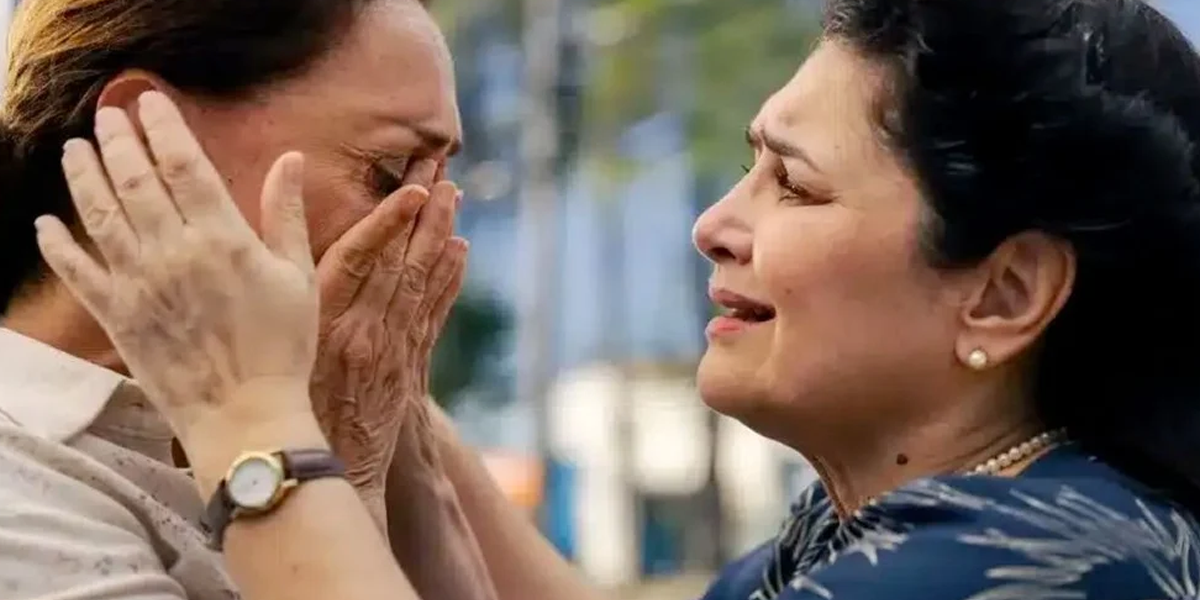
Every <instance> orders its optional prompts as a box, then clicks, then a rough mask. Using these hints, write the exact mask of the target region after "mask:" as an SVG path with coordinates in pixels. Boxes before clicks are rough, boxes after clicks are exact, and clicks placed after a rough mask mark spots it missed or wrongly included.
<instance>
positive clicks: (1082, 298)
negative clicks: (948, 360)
mask: <svg viewBox="0 0 1200 600" xmlns="http://www.w3.org/2000/svg"><path fill="white" fill-rule="evenodd" d="M826 31H827V35H828V36H830V37H833V38H836V39H838V40H839V41H844V42H848V43H850V44H852V45H853V46H854V47H855V48H856V49H858V50H860V51H861V52H863V53H864V54H865V55H867V56H869V57H871V58H873V59H877V60H880V61H882V62H883V63H884V64H887V65H890V67H891V78H892V81H891V82H890V84H891V85H890V86H889V87H888V92H889V96H888V97H886V98H885V99H884V100H885V101H886V102H885V103H886V104H889V105H890V106H889V108H890V109H892V110H891V112H892V113H894V115H895V119H894V120H893V121H894V122H891V123H885V124H884V127H882V129H886V130H887V131H886V133H887V138H888V140H889V141H890V142H891V143H893V144H894V146H895V149H896V150H897V151H898V152H899V154H900V155H901V156H902V157H903V158H904V160H905V162H906V163H907V164H908V165H910V166H911V168H912V171H913V173H915V175H916V176H917V179H918V181H919V182H920V184H921V186H922V188H923V191H924V192H925V193H924V197H925V200H926V202H927V208H928V209H929V210H930V212H931V214H932V216H933V218H932V219H930V221H931V222H932V223H936V227H932V228H930V229H931V230H930V231H927V232H926V233H927V236H926V237H927V239H928V241H929V251H930V256H929V258H931V259H932V262H933V263H934V264H936V265H939V266H946V267H956V266H969V265H973V264H975V263H977V262H978V261H980V260H982V259H984V258H985V257H987V256H988V255H989V254H990V253H991V252H992V251H993V250H994V249H995V248H996V246H997V245H999V244H1000V243H1001V242H1003V241H1004V240H1005V239H1007V238H1009V237H1010V236H1013V235H1016V234H1019V233H1021V232H1023V231H1028V230H1038V231H1042V232H1045V233H1048V234H1050V235H1053V236H1054V237H1057V238H1058V239H1061V240H1065V241H1067V242H1069V243H1070V244H1071V246H1072V248H1073V249H1074V251H1075V255H1076V261H1077V267H1078V272H1077V276H1076V279H1075V284H1074V288H1073V290H1072V292H1071V297H1070V299H1069V300H1068V301H1067V302H1066V304H1065V306H1064V307H1063V309H1062V312H1061V313H1059V315H1058V316H1057V317H1056V318H1055V319H1054V321H1053V322H1052V323H1051V324H1050V326H1049V327H1048V329H1047V331H1046V332H1045V334H1044V335H1043V337H1042V339H1041V340H1040V343H1039V347H1038V351H1037V354H1036V356H1035V359H1036V364H1035V369H1034V372H1033V373H1032V374H1031V384H1032V385H1031V387H1032V392H1033V396H1034V398H1033V400H1034V401H1035V403H1036V408H1037V410H1038V413H1039V416H1040V417H1041V419H1042V420H1043V422H1044V423H1045V425H1047V426H1048V427H1050V428H1058V427H1065V428H1066V429H1067V431H1068V435H1070V437H1071V438H1072V439H1073V440H1074V441H1076V442H1078V443H1079V444H1080V445H1081V446H1082V447H1083V448H1084V449H1085V450H1086V451H1087V452H1088V453H1090V454H1093V455H1095V456H1097V457H1099V458H1100V459H1102V460H1104V461H1105V462H1107V463H1109V464H1110V465H1112V466H1115V467H1117V468H1119V469H1121V470H1122V471H1124V472H1125V473H1126V474H1128V475H1131V476H1133V477H1134V478H1135V479H1137V480H1139V481H1141V482H1142V483H1144V484H1147V485H1149V486H1151V487H1154V488H1157V489H1160V490H1165V491H1167V492H1169V494H1170V495H1171V496H1172V497H1173V498H1174V499H1175V500H1177V501H1179V502H1181V503H1183V504H1186V505H1187V506H1188V507H1189V508H1190V509H1191V510H1192V511H1193V512H1196V513H1197V514H1200V346H1197V344H1196V343H1195V340H1196V339H1197V338H1198V337H1200V311H1198V310H1197V307H1198V306H1200V152H1197V150H1196V148H1197V143H1200V56H1198V55H1197V53H1196V52H1195V50H1193V48H1192V46H1191V44H1189V42H1188V40H1187V38H1185V37H1184V35H1183V34H1182V33H1181V32H1180V31H1179V29H1178V28H1177V27H1175V25H1174V24H1172V23H1171V22H1170V21H1169V20H1167V18H1166V17H1164V16H1163V15H1162V14H1161V13H1159V12H1158V11H1157V10H1155V9H1154V8H1153V7H1152V6H1150V4H1149V3H1147V2H1144V1H1142V0H1107V1H1105V2H1094V1H1091V0H1002V1H997V0H955V1H953V2H926V1H922V0H833V1H832V2H831V3H830V4H829V13H828V17H827V21H826Z"/></svg>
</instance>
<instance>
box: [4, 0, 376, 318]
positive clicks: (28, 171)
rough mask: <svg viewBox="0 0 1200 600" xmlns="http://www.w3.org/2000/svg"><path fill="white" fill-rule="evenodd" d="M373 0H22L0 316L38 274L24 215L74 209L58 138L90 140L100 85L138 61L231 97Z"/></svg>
mask: <svg viewBox="0 0 1200 600" xmlns="http://www.w3.org/2000/svg"><path fill="white" fill-rule="evenodd" d="M376 1H378V0H253V1H249V0H26V1H25V2H22V3H21V5H20V8H19V9H18V11H17V14H16V15H15V17H14V20H13V23H12V28H11V30H10V33H9V46H8V57H9V63H8V72H7V77H6V82H5V83H6V90H5V98H4V103H3V107H2V112H0V256H3V261H2V262H0V313H2V312H3V311H4V310H6V309H7V307H8V306H9V304H10V303H11V302H12V300H13V298H14V296H15V295H16V294H17V292H18V291H19V290H20V289H21V287H22V286H23V285H25V284H27V283H29V282H30V281H31V280H32V279H33V278H34V277H36V276H37V275H38V274H39V273H41V272H44V269H43V266H42V263H41V258H40V255H39V252H38V249H37V244H36V239H35V237H34V230H33V221H34V219H35V218H37V217H38V216H40V215H43V214H53V215H56V216H58V217H59V218H61V219H63V220H64V221H65V222H66V223H68V224H69V225H70V224H73V223H74V222H75V213H74V210H73V208H72V206H71V202H70V198H69V196H68V194H67V191H66V186H65V182H64V181H63V177H62V174H61V171H60V166H59V161H60V156H61V152H62V144H63V143H64V142H66V140H67V139H69V138H72V137H91V135H92V134H91V130H92V125H93V118H94V113H95V110H96V105H97V102H98V101H99V97H100V94H101V92H102V91H103V89H104V86H105V84H106V83H107V82H108V81H110V80H111V79H112V78H113V77H114V76H116V75H117V74H119V73H120V72H121V71H124V70H127V69H143V70H146V71H148V72H151V73H154V74H156V75H158V76H159V77H162V78H163V79H164V80H165V81H167V82H168V83H170V84H171V85H173V86H175V87H176V88H178V89H179V90H181V91H183V92H186V93H190V94H197V95H201V96H208V97H212V98H217V99H230V100H237V99H240V98H243V97H246V96H249V95H251V94H253V93H254V92H256V91H258V90H260V89H262V87H263V86H265V85H267V84H270V83H274V82H277V81H280V80H284V79H286V78H288V77H293V76H296V75H298V74H300V73H301V72H302V71H303V70H304V69H305V68H307V67H308V66H309V65H311V64H313V62H314V61H315V60H316V59H317V58H319V57H320V56H322V55H323V54H324V53H325V52H327V51H328V50H329V49H330V47H331V46H332V45H333V44H335V43H336V42H337V40H338V39H339V38H340V36H341V35H343V34H344V33H345V31H346V30H347V29H348V28H349V27H350V26H351V25H352V24H353V23H354V19H355V18H356V17H357V15H358V14H359V13H360V12H361V10H362V9H363V8H364V7H365V6H368V5H370V4H371V3H372V2H376Z"/></svg>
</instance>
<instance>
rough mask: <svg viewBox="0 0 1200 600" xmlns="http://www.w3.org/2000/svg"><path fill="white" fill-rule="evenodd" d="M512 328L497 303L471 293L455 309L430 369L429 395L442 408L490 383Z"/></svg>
mask: <svg viewBox="0 0 1200 600" xmlns="http://www.w3.org/2000/svg"><path fill="white" fill-rule="evenodd" d="M510 326H511V317H510V315H509V314H508V311H507V310H505V308H504V307H503V306H502V305H501V304H500V303H499V302H497V301H495V300H493V299H492V298H490V297H488V296H485V295H483V294H480V293H477V292H473V291H471V290H468V291H466V292H464V293H463V294H462V296H461V297H460V298H459V300H458V303H457V304H455V305H454V309H453V311H451V313H450V317H449V318H448V319H447V321H446V327H445V329H444V330H442V337H441V339H439V340H438V344H437V347H436V348H435V349H434V353H433V362H432V364H431V366H430V375H429V387H430V393H432V395H433V397H434V398H435V399H437V401H438V403H440V404H441V405H442V406H448V405H450V404H452V403H453V402H454V401H455V400H457V399H459V398H461V397H462V395H461V393H462V392H464V391H466V390H469V389H470V388H472V387H473V386H476V385H478V384H480V383H481V382H483V381H487V380H488V379H489V378H491V377H492V376H493V375H494V373H492V372H491V368H492V365H493V364H495V362H496V360H497V359H498V356H499V352H500V351H501V349H502V348H501V343H502V342H503V340H504V337H505V335H507V333H508V331H509V328H510Z"/></svg>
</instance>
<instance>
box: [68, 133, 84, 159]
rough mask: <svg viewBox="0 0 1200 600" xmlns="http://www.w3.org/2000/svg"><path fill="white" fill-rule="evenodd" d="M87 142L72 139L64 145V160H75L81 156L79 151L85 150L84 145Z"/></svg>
mask: <svg viewBox="0 0 1200 600" xmlns="http://www.w3.org/2000/svg"><path fill="white" fill-rule="evenodd" d="M86 143H87V142H85V141H83V140H81V139H79V138H71V139H69V140H67V141H66V143H64V144H63V160H69V159H74V158H75V157H76V156H79V151H80V150H82V149H83V147H82V144H86Z"/></svg>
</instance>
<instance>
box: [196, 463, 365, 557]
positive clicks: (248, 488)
mask: <svg viewBox="0 0 1200 600" xmlns="http://www.w3.org/2000/svg"><path fill="white" fill-rule="evenodd" d="M345 474H346V467H345V465H343V464H342V461H341V460H339V459H338V457H337V456H335V455H334V454H333V453H332V452H330V451H328V450H278V451H275V452H247V453H245V454H242V455H241V456H239V457H237V459H236V460H234V461H233V466H231V467H229V473H228V474H226V475H225V479H223V480H221V484H220V485H219V486H218V487H217V491H216V493H214V494H213V497H212V499H210V500H209V502H208V507H207V509H205V511H204V517H203V519H201V524H202V525H203V527H204V529H205V531H206V532H207V533H208V536H209V544H210V545H211V546H212V548H213V549H214V550H221V549H222V547H223V546H224V542H225V530H226V529H228V528H229V524H230V523H231V522H233V521H234V520H235V519H240V518H245V517H256V516H262V515H265V514H267V513H270V512H271V511H273V510H275V508H277V507H278V506H279V505H280V503H282V502H283V501H284V499H285V498H287V495H288V493H289V492H291V490H292V489H293V488H295V487H296V486H298V485H300V484H301V483H304V482H306V481H312V480H313V479H324V478H327V477H344V476H345Z"/></svg>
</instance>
